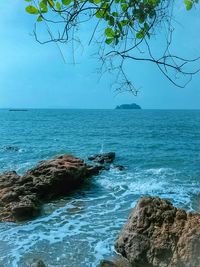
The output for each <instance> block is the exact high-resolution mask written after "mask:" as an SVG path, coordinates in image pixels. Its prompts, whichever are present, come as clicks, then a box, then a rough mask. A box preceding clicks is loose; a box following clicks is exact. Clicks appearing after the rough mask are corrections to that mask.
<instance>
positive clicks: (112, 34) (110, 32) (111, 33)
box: [105, 28, 115, 37]
mask: <svg viewBox="0 0 200 267" xmlns="http://www.w3.org/2000/svg"><path fill="white" fill-rule="evenodd" d="M105 35H106V36H107V37H115V32H114V31H113V29H112V28H106V29H105Z"/></svg>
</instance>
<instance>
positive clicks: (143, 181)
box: [0, 168, 200, 267]
mask: <svg viewBox="0 0 200 267" xmlns="http://www.w3.org/2000/svg"><path fill="white" fill-rule="evenodd" d="M179 175H180V173H177V171H175V170H173V169H167V168H159V169H146V170H137V169H136V170H135V172H132V173H129V172H119V171H117V170H116V169H114V168H113V169H111V170H110V171H108V172H103V173H102V174H101V175H100V176H98V177H96V178H94V179H93V180H92V182H91V183H92V184H91V185H90V186H89V187H86V188H85V189H83V191H81V192H80V193H78V192H77V193H76V194H75V195H74V196H71V197H68V198H64V199H61V200H59V201H55V202H52V203H49V204H46V205H45V206H44V215H43V216H42V217H40V218H38V219H36V220H34V221H32V222H27V223H23V224H10V223H8V224H2V225H1V230H0V235H1V239H2V240H3V241H2V242H1V243H0V251H1V255H3V256H1V261H2V263H3V264H4V265H5V266H6V267H11V266H20V267H21V266H22V267H23V266H28V265H27V262H29V260H30V259H31V258H33V257H38V258H42V259H43V260H44V261H45V262H46V263H47V264H48V266H60V267H61V266H62V267H67V266H68V267H69V266H70V267H71V266H74V267H75V266H76V267H85V266H91V267H96V266H97V265H98V263H99V261H100V260H101V259H103V258H105V257H107V256H109V255H112V254H113V253H114V248H113V245H114V241H115V239H116V237H117V234H118V232H119V230H120V229H121V227H122V225H123V224H124V222H125V220H126V218H127V216H128V213H129V212H130V209H131V207H133V206H134V205H135V203H136V201H137V199H138V198H139V197H140V196H141V195H157V196H161V197H164V198H168V199H170V200H172V201H173V202H174V203H175V204H176V205H178V206H185V207H187V208H188V209H193V207H192V206H191V203H192V201H191V198H192V196H193V195H194V194H196V195H198V194H200V189H198V187H197V183H196V184H195V180H193V181H191V180H190V179H189V178H188V180H187V179H184V184H182V183H180V182H179V180H178V177H179Z"/></svg>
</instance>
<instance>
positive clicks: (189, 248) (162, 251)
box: [115, 197, 200, 267]
mask: <svg viewBox="0 0 200 267" xmlns="http://www.w3.org/2000/svg"><path fill="white" fill-rule="evenodd" d="M115 248H116V250H117V252H119V253H120V254H121V255H122V256H124V257H125V258H127V259H128V260H129V262H130V263H131V264H132V266H134V267H198V266H200V214H194V213H190V212H188V213H186V212H185V211H184V210H182V209H178V208H176V207H174V206H173V205H172V204H171V203H170V202H169V201H167V200H163V199H160V198H156V197H155V198H154V197H144V198H141V199H140V200H139V202H138V203H137V205H136V207H135V208H134V209H133V210H132V212H131V214H130V217H129V218H128V221H127V223H126V225H125V226H124V228H123V230H122V232H121V234H120V236H119V238H118V240H117V242H116V244H115Z"/></svg>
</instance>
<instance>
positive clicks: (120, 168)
mask: <svg viewBox="0 0 200 267" xmlns="http://www.w3.org/2000/svg"><path fill="white" fill-rule="evenodd" d="M114 167H115V169H117V170H118V171H123V170H125V167H124V166H122V165H115V166H114Z"/></svg>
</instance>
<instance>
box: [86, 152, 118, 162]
mask: <svg viewBox="0 0 200 267" xmlns="http://www.w3.org/2000/svg"><path fill="white" fill-rule="evenodd" d="M88 159H89V160H91V161H94V162H97V163H99V164H105V163H112V162H113V161H114V159H115V153H114V152H108V153H102V154H96V155H94V156H91V157H89V158H88Z"/></svg>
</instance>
